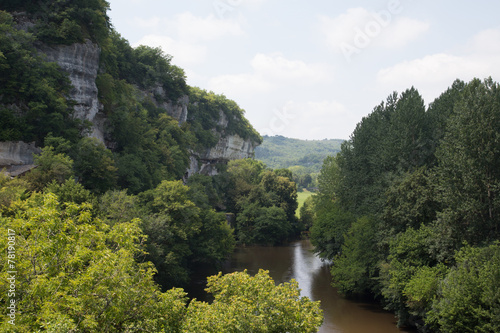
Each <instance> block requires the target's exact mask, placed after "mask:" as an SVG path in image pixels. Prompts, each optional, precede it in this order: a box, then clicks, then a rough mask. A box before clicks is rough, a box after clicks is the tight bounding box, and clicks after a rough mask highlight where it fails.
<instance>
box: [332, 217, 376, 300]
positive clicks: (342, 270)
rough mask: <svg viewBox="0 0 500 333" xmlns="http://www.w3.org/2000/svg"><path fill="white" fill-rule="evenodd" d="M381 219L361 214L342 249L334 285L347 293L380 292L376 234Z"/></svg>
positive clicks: (337, 259)
mask: <svg viewBox="0 0 500 333" xmlns="http://www.w3.org/2000/svg"><path fill="white" fill-rule="evenodd" d="M376 223H377V221H376V220H375V219H374V218H369V217H361V218H359V219H358V220H356V222H354V223H353V224H352V226H351V227H350V229H349V231H348V233H347V234H346V236H345V241H344V244H343V245H342V252H341V253H340V254H339V255H337V256H336V257H335V259H334V260H333V266H332V268H331V273H332V277H333V285H334V286H335V287H337V288H338V289H339V291H340V292H341V293H343V294H346V295H363V294H365V293H367V292H370V291H376V289H377V284H376V282H375V280H374V279H373V278H375V277H377V276H378V263H379V261H380V259H381V258H380V254H379V251H377V243H376V242H375V241H374V240H375V234H376V230H377V224H376Z"/></svg>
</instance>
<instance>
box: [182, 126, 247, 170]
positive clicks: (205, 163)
mask: <svg viewBox="0 0 500 333" xmlns="http://www.w3.org/2000/svg"><path fill="white" fill-rule="evenodd" d="M256 146H257V144H256V143H255V142H253V141H251V140H245V139H243V138H241V137H240V136H239V135H237V134H235V135H229V136H225V137H221V138H220V139H219V142H217V144H216V145H215V147H212V148H208V149H207V150H206V151H204V152H203V153H201V154H194V155H192V156H191V164H190V167H189V169H188V171H187V177H188V178H189V177H190V176H191V175H193V174H195V173H200V174H202V175H208V176H214V175H216V174H217V173H218V171H217V168H216V166H217V164H219V163H227V162H228V161H230V160H237V159H242V158H251V157H254V150H255V147H256Z"/></svg>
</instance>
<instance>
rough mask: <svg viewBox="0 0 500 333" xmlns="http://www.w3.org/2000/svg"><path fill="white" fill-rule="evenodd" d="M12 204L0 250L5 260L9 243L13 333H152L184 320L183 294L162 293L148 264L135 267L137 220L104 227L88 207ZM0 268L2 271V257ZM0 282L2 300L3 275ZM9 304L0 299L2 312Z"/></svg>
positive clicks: (33, 200) (139, 238) (50, 201)
mask: <svg viewBox="0 0 500 333" xmlns="http://www.w3.org/2000/svg"><path fill="white" fill-rule="evenodd" d="M14 204H15V205H16V207H17V209H16V211H15V214H14V215H13V216H11V217H0V229H1V231H2V232H3V233H4V234H5V235H7V234H8V230H12V231H13V232H14V234H13V235H12V237H11V239H8V238H7V237H2V239H1V240H0V248H1V250H2V251H3V252H4V253H7V248H8V246H9V243H8V241H11V244H10V245H11V247H12V244H13V243H15V259H13V262H15V270H16V291H15V300H16V307H17V309H18V311H19V313H22V315H18V316H17V317H16V321H15V324H16V326H15V328H16V332H35V331H38V330H46V331H52V332H55V331H58V332H60V331H64V332H70V331H85V332H102V331H106V332H123V331H138V330H139V328H140V330H141V331H146V332H158V331H160V330H162V329H164V328H165V327H169V326H170V325H172V326H173V327H175V325H179V324H178V323H175V322H174V323H172V322H171V321H173V320H179V318H180V317H181V315H183V314H184V310H183V304H184V303H185V298H184V297H185V294H184V293H182V292H179V291H176V290H173V291H170V292H168V293H166V294H162V293H160V292H159V289H158V287H157V286H156V285H155V284H154V282H153V279H152V277H153V274H154V273H155V268H154V267H153V266H152V265H151V263H137V262H135V261H134V258H135V257H138V256H140V255H143V253H144V249H143V243H144V241H145V237H144V235H143V234H142V232H141V230H140V228H139V226H138V221H131V222H130V221H129V222H125V223H118V224H116V225H115V226H114V227H113V228H110V227H108V226H107V225H106V224H104V223H103V222H102V221H101V220H99V219H93V218H92V214H91V209H92V207H91V205H89V204H88V203H83V204H82V205H77V204H74V203H66V204H65V205H62V204H61V203H60V202H59V201H58V199H57V197H56V196H55V195H54V194H52V193H46V194H34V195H32V196H31V197H30V198H28V199H27V200H24V201H17V202H15V203H14ZM62 207H65V208H62ZM9 234H11V233H9ZM11 264H12V262H11ZM0 266H1V267H4V268H5V267H8V266H7V256H3V257H2V258H0ZM1 276H2V280H1V282H0V290H1V292H2V295H7V294H8V290H9V289H10V283H9V282H8V280H7V277H8V273H7V269H3V270H2V273H1ZM7 302H8V299H7V298H6V297H2V299H1V300H0V304H2V306H3V307H7ZM173 304H178V305H177V306H172V305H173ZM2 317H3V318H2V324H0V325H1V328H2V331H8V330H9V329H10V328H9V325H11V324H9V323H8V321H7V320H6V319H8V317H6V313H5V312H4V313H2Z"/></svg>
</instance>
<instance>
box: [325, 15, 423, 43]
mask: <svg viewBox="0 0 500 333" xmlns="http://www.w3.org/2000/svg"><path fill="white" fill-rule="evenodd" d="M319 22H320V31H321V33H322V34H323V35H324V37H325V40H326V43H327V45H328V46H329V47H330V48H331V49H332V50H333V51H335V52H343V51H342V50H343V47H345V46H346V45H349V46H352V47H355V48H357V49H363V48H365V47H368V46H378V47H384V48H397V47H402V46H405V45H407V44H408V43H410V42H411V41H414V40H415V39H417V38H418V37H420V36H421V35H423V34H424V33H425V32H427V30H428V29H429V27H430V24H429V23H428V22H423V21H419V20H416V19H411V18H408V17H404V16H400V15H399V12H397V13H396V12H391V11H390V10H383V11H378V12H374V11H368V10H367V9H365V8H361V7H359V8H350V9H348V10H347V11H346V12H345V13H343V14H340V15H338V16H336V17H334V18H331V17H328V16H324V15H322V16H320V17H319Z"/></svg>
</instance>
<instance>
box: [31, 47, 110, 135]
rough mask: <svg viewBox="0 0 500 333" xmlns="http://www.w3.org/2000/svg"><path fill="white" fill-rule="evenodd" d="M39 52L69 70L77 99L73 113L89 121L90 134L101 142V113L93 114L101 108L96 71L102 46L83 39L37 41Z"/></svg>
mask: <svg viewBox="0 0 500 333" xmlns="http://www.w3.org/2000/svg"><path fill="white" fill-rule="evenodd" d="M38 49H39V51H40V52H42V53H44V54H45V55H46V56H47V59H46V60H47V61H52V62H57V63H58V64H59V66H61V68H62V69H63V70H64V71H66V72H68V74H69V78H70V80H71V84H72V85H73V87H74V88H73V89H72V91H71V95H70V98H71V99H73V100H74V101H75V102H76V105H75V108H74V109H75V113H74V115H75V117H76V118H78V119H82V120H89V121H90V122H91V123H92V124H93V127H92V132H91V136H92V137H96V138H98V139H99V140H101V141H102V142H103V143H104V123H103V121H102V117H100V119H98V118H96V116H97V115H98V113H99V110H100V109H101V107H100V103H99V99H98V97H97V92H98V91H97V85H96V83H95V82H96V79H97V72H98V70H99V56H100V53H101V50H100V49H99V46H97V44H94V43H92V42H91V41H90V40H87V41H86V42H85V43H83V44H81V43H75V44H72V45H56V46H48V45H44V44H42V45H39V46H38Z"/></svg>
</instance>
